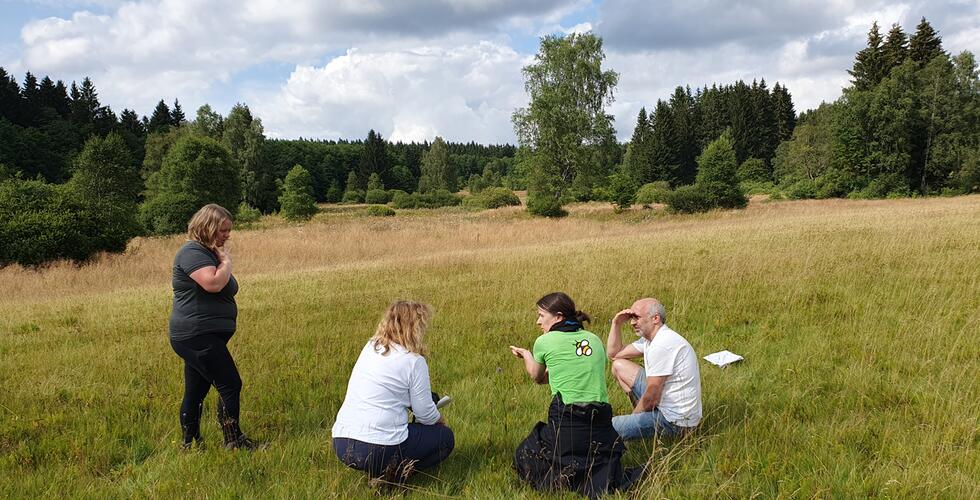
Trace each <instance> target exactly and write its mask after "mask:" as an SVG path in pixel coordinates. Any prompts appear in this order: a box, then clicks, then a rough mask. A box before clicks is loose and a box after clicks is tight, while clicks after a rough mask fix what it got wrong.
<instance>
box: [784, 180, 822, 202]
mask: <svg viewBox="0 0 980 500" xmlns="http://www.w3.org/2000/svg"><path fill="white" fill-rule="evenodd" d="M783 191H784V192H785V193H786V197H787V198H789V199H791V200H803V199H808V198H816V197H817V184H816V183H815V182H813V181H811V180H810V179H800V180H798V181H796V182H794V183H792V184H790V185H788V186H786V187H785V188H784V189H783Z"/></svg>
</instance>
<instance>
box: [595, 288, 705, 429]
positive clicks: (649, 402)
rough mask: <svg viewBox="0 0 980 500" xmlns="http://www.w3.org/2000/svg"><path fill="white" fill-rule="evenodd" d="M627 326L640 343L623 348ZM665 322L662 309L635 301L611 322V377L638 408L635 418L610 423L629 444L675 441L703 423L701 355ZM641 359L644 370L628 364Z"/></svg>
mask: <svg viewBox="0 0 980 500" xmlns="http://www.w3.org/2000/svg"><path fill="white" fill-rule="evenodd" d="M627 321H629V323H630V326H632V327H633V330H635V331H636V335H637V336H639V337H640V339H639V340H637V341H636V342H633V343H632V344H628V345H625V346H624V345H623V340H622V335H621V330H622V326H623V324H624V323H626V322H627ZM666 322H667V311H666V310H665V309H664V306H663V304H661V303H660V302H659V301H657V300H656V299H652V298H645V299H640V300H637V301H636V302H634V303H633V305H632V307H630V308H629V309H623V310H622V311H619V312H618V313H617V314H616V316H615V317H614V318H613V320H612V326H611V327H610V329H609V339H608V340H607V341H606V353H607V355H608V356H609V359H610V360H612V373H613V376H614V377H616V381H617V382H618V383H619V386H620V387H621V388H622V389H623V390H624V391H625V392H626V394H627V395H629V398H630V402H631V403H633V406H634V407H633V413H632V414H630V415H620V416H617V417H613V419H612V425H613V428H615V429H616V432H618V433H619V435H620V436H622V438H623V439H625V440H630V439H640V438H648V437H654V436H661V437H668V436H677V435H680V434H683V433H685V432H687V431H689V430H691V429H693V428H694V427H696V426H697V425H698V423H699V422H700V421H701V373H700V371H699V370H698V358H697V355H696V354H695V353H694V348H692V347H691V344H689V343H688V342H687V340H685V339H684V337H681V336H680V334H678V333H677V332H675V331H673V330H671V329H670V328H669V327H668V326H667V325H666V324H665V323H666ZM641 356H642V357H643V365H644V366H642V367H641V366H640V365H638V364H636V363H634V362H632V361H629V360H630V359H633V358H639V357H641Z"/></svg>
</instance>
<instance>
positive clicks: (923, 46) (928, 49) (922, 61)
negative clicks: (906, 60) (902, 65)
mask: <svg viewBox="0 0 980 500" xmlns="http://www.w3.org/2000/svg"><path fill="white" fill-rule="evenodd" d="M943 54H945V52H944V51H943V41H942V38H940V37H939V34H937V33H936V30H934V29H932V25H930V24H929V21H926V18H925V17H923V18H922V20H921V21H919V25H918V26H916V27H915V33H914V34H913V35H912V37H911V38H909V57H911V58H912V60H913V61H915V62H916V63H917V64H918V65H919V67H920V68H921V67H924V66H925V65H926V64H929V61H932V60H933V59H935V58H936V57H939V56H941V55H943Z"/></svg>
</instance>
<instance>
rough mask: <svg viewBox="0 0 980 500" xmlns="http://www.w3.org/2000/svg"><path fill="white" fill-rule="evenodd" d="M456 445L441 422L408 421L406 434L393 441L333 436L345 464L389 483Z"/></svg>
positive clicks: (441, 457)
mask: <svg viewBox="0 0 980 500" xmlns="http://www.w3.org/2000/svg"><path fill="white" fill-rule="evenodd" d="M455 445H456V440H455V437H454V436H453V431H452V430H451V429H450V428H449V427H446V426H445V425H441V424H436V425H422V424H408V438H407V439H405V441H403V442H401V443H399V444H394V445H381V444H371V443H365V442H364V441H358V440H356V439H349V438H334V439H333V449H334V452H335V453H337V457H338V458H340V461H341V462H343V463H344V465H346V466H348V467H350V468H352V469H357V470H363V471H366V472H367V473H368V475H369V476H371V477H376V478H383V479H384V480H385V481H388V482H392V483H402V482H404V481H405V480H406V479H408V476H410V475H411V474H412V472H414V471H415V470H417V469H428V468H430V467H435V466H436V465H438V464H439V463H441V462H442V461H443V460H445V459H446V458H447V457H448V456H449V454H450V453H451V452H452V451H453V448H454V447H455ZM409 464H411V467H408V465H409Z"/></svg>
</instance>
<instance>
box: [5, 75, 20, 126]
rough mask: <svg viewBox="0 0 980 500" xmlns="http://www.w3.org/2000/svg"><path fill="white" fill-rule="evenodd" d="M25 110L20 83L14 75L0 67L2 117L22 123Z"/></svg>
mask: <svg viewBox="0 0 980 500" xmlns="http://www.w3.org/2000/svg"><path fill="white" fill-rule="evenodd" d="M22 111H23V97H21V93H20V85H18V84H17V80H16V79H14V77H13V76H11V75H10V74H8V73H7V71H6V70H5V69H3V68H2V67H0V118H6V119H7V120H8V121H9V122H11V123H16V124H18V125H20V124H21V123H22V122H21V117H22Z"/></svg>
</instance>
